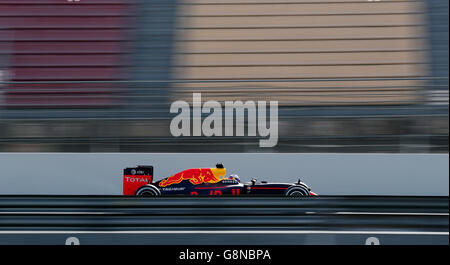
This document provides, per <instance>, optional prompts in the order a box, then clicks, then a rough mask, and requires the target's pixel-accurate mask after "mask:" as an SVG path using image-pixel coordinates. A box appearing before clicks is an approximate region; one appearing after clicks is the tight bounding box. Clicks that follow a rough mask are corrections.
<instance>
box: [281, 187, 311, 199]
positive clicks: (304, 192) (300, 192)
mask: <svg viewBox="0 0 450 265" xmlns="http://www.w3.org/2000/svg"><path fill="white" fill-rule="evenodd" d="M284 195H286V196H288V197H305V196H310V195H309V191H308V188H306V187H305V186H301V185H299V186H293V187H290V188H289V189H288V190H287V191H286V193H285V194H284Z"/></svg>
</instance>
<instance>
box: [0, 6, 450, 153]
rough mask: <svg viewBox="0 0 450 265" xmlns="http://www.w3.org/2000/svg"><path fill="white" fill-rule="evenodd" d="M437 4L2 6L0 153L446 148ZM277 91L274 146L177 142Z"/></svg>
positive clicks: (444, 50) (442, 27)
mask: <svg viewBox="0 0 450 265" xmlns="http://www.w3.org/2000/svg"><path fill="white" fill-rule="evenodd" d="M448 6H449V2H448V1H446V0H423V1H422V0H418V1H416V0H411V1H410V0H380V1H367V0H314V1H313V0H282V1H276V0H179V1H175V0H136V1H132V0H78V1H77V0H0V152H22V151H26V152H309V153H311V152H338V153H339V152H352V153H355V152H357V153H370V152H382V153H386V152H388V153H448V131H449V126H448ZM193 92H201V93H202V97H203V101H206V100H208V99H215V100H217V101H219V102H223V101H225V100H244V101H245V100H277V101H279V106H280V109H279V115H280V117H279V143H278V145H277V146H275V147H273V148H259V137H211V138H205V137H181V138H175V137H172V136H171V134H170V131H169V123H170V121H171V119H172V118H173V116H174V114H170V113H169V106H170V104H171V103H172V102H173V101H175V100H186V101H191V97H192V93H193Z"/></svg>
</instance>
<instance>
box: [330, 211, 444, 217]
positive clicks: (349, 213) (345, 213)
mask: <svg viewBox="0 0 450 265" xmlns="http://www.w3.org/2000/svg"><path fill="white" fill-rule="evenodd" d="M335 214H343V215H352V214H363V215H365V214H367V215H427V216H430V215H431V216H433V215H439V216H446V215H447V216H448V213H394V212H391V213H389V212H388V213H377V212H336V213H335Z"/></svg>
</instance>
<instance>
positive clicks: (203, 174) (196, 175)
mask: <svg viewBox="0 0 450 265" xmlns="http://www.w3.org/2000/svg"><path fill="white" fill-rule="evenodd" d="M225 175H226V170H225V169H224V168H192V169H187V170H184V171H181V172H179V173H177V174H175V175H173V176H170V177H168V178H166V179H163V180H161V181H160V182H159V186H160V187H167V186H170V185H173V184H178V183H180V182H182V181H183V180H189V182H191V183H192V184H193V185H198V184H202V183H217V182H219V181H221V180H222V179H224V177H225Z"/></svg>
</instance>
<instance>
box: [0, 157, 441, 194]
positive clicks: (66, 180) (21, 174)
mask: <svg viewBox="0 0 450 265" xmlns="http://www.w3.org/2000/svg"><path fill="white" fill-rule="evenodd" d="M217 162H222V163H223V164H224V165H225V167H226V168H227V170H228V173H229V174H238V175H239V176H240V177H241V179H242V180H243V181H246V182H247V181H249V180H250V179H251V178H252V177H255V178H258V179H260V180H268V181H278V182H295V181H297V179H298V178H299V177H301V179H302V181H304V182H306V183H307V184H308V185H309V186H311V188H312V189H313V191H315V192H317V193H319V194H322V195H445V196H448V194H449V162H448V154H295V153H293V154H277V153H271V154H269V153H264V154H252V153H239V154H238V153H236V154H224V153H220V154H192V153H189V154H170V153H164V154H162V153H146V154H145V153H139V154H128V153H0V170H1V173H0V194H77V195H78V194H79V195H93V194H97V195H117V194H121V192H122V169H123V168H125V167H128V166H134V165H138V164H148V165H153V166H154V167H155V178H156V179H160V178H163V177H166V176H169V175H171V174H173V173H176V172H178V171H181V170H183V169H186V168H193V167H214V166H215V164H216V163H217Z"/></svg>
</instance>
